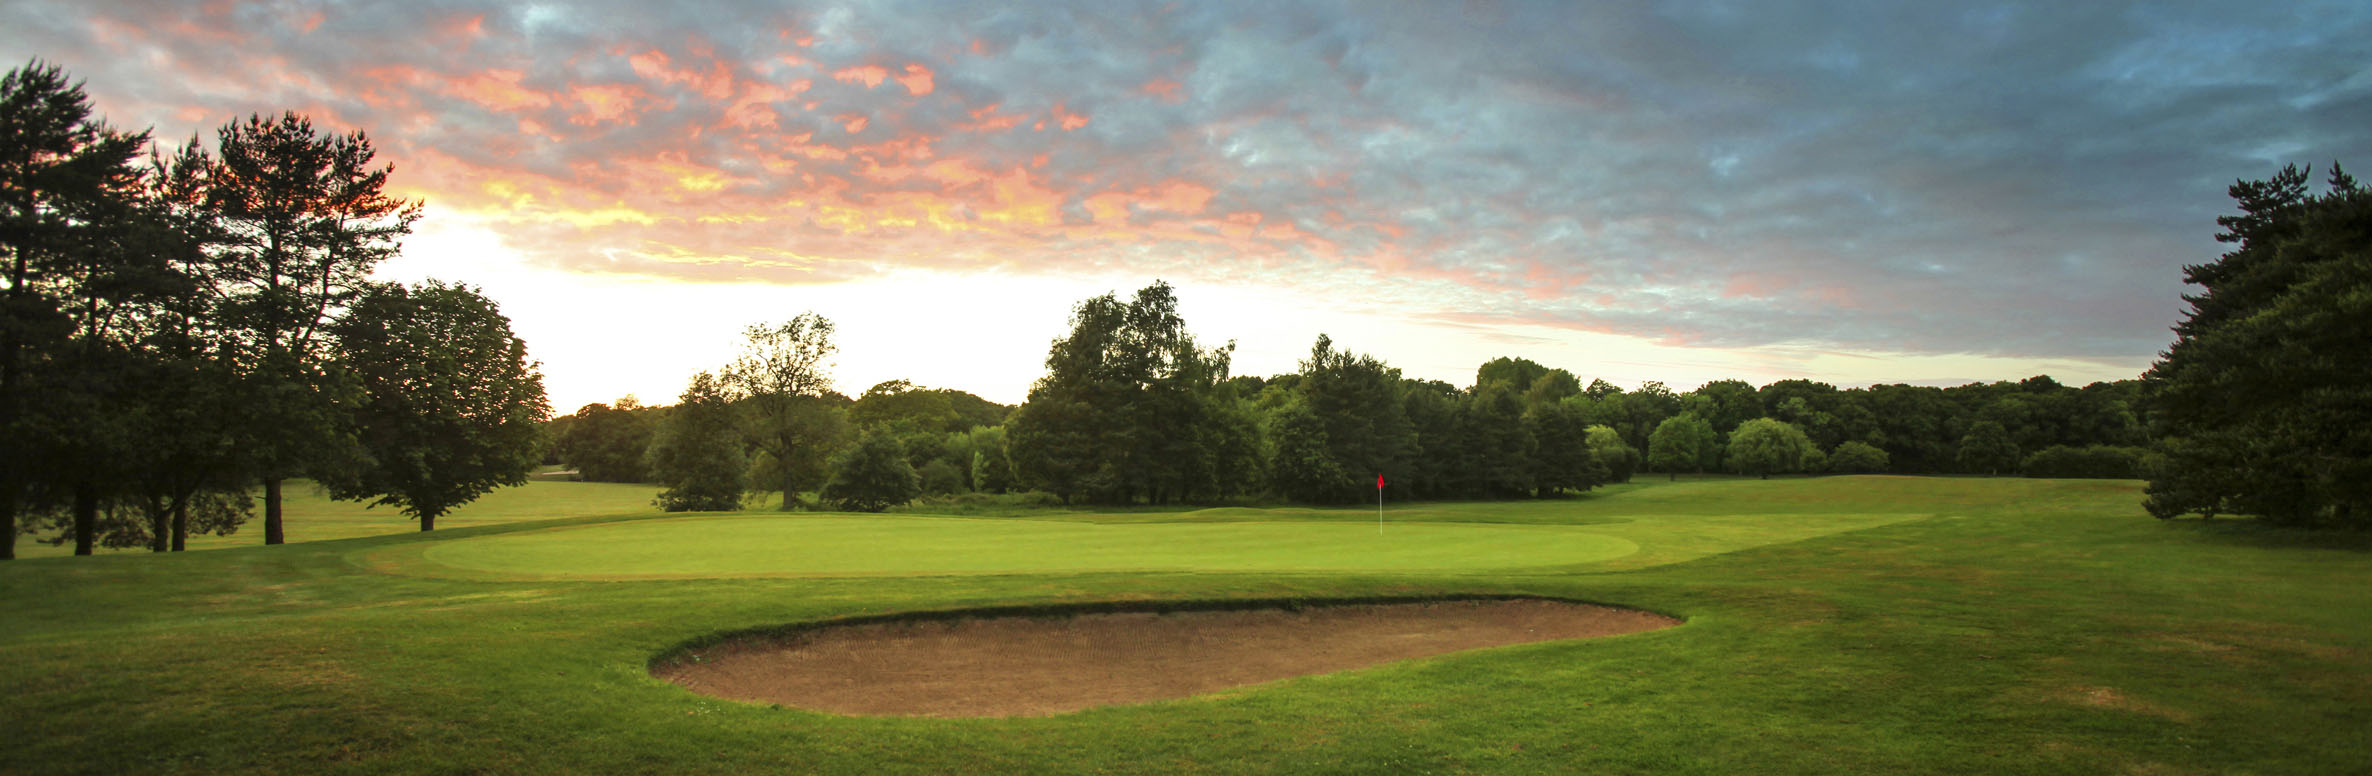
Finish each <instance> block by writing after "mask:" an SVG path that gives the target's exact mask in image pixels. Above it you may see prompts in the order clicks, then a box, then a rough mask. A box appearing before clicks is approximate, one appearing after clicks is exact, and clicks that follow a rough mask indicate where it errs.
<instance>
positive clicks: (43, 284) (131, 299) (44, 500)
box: [0, 61, 194, 559]
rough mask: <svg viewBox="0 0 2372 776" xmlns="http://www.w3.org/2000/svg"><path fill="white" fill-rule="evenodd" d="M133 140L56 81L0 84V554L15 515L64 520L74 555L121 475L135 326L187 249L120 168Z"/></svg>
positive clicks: (150, 372)
mask: <svg viewBox="0 0 2372 776" xmlns="http://www.w3.org/2000/svg"><path fill="white" fill-rule="evenodd" d="M147 142H148V136H147V133H145V132H143V133H138V134H127V133H122V132H117V131H114V130H111V129H108V128H107V127H106V126H105V125H104V124H103V123H102V122H100V121H99V120H97V119H95V118H93V117H92V116H91V108H90V100H89V97H88V96H87V95H85V94H84V92H83V90H82V87H81V85H80V84H78V83H72V82H70V81H69V80H68V79H67V77H66V75H65V73H64V71H62V70H60V69H59V68H57V67H56V66H53V65H47V64H44V63H42V62H39V61H34V62H30V63H27V64H26V65H25V66H24V67H21V68H17V69H14V70H10V71H9V72H8V73H7V74H6V75H5V76H0V250H4V251H5V255H4V256H0V261H4V262H5V265H4V266H0V440H4V441H0V559H5V558H12V557H14V556H15V542H16V536H17V534H18V533H19V532H20V530H21V527H20V523H19V521H20V519H22V518H23V517H26V516H29V515H31V514H32V513H37V512H45V511H53V510H63V512H62V513H59V514H61V519H62V520H63V521H64V522H65V523H66V524H67V525H69V526H70V529H69V530H70V531H71V533H72V534H73V538H74V540H75V544H76V552H77V553H78V554H89V552H90V550H91V548H92V547H93V546H94V544H95V543H96V542H97V540H98V530H99V525H98V523H99V519H100V510H101V507H102V506H103V505H104V503H105V501H106V499H107V498H108V497H109V495H110V494H112V493H114V492H116V491H118V490H120V489H121V488H123V487H124V486H125V485H126V480H127V479H129V478H131V477H132V475H133V474H134V471H133V469H132V466H131V462H130V461H129V460H128V456H129V455H130V454H131V453H133V452H134V451H136V450H138V449H139V448H138V444H139V438H140V437H141V436H142V435H143V433H144V432H145V431H146V429H144V428H143V426H147V425H150V424H153V423H157V422H162V421H164V420H165V416H164V414H163V413H158V412H151V411H149V408H147V407H145V406H144V405H143V404H142V402H141V399H142V398H143V393H144V388H143V385H144V383H146V382H147V381H148V379H149V378H152V377H156V376H158V375H159V374H160V372H159V370H160V369H161V368H162V367H161V366H160V365H159V364H158V363H157V362H155V361H153V360H151V359H149V358H148V357H147V354H146V353H145V352H144V343H143V342H142V340H143V337H144V334H146V333H147V332H145V331H143V329H144V328H145V327H144V324H145V323H146V317H147V316H148V315H150V314H152V313H156V312H159V311H161V309H162V307H163V306H165V305H167V304H169V301H170V298H171V297H173V296H174V295H176V294H186V293H187V292H188V291H189V290H192V289H194V285H193V284H192V283H191V282H190V281H189V279H188V278H187V277H186V275H183V274H182V273H181V272H180V269H181V268H180V267H179V266H177V265H176V263H175V262H173V261H172V260H171V259H172V257H173V255H174V254H176V253H179V252H181V251H180V250H179V249H182V248H184V247H186V246H185V245H182V244H181V241H180V240H178V239H176V238H177V237H179V235H176V234H175V233H174V230H173V229H172V228H171V225H170V224H169V223H168V222H167V220H166V219H164V218H162V217H161V213H160V212H159V211H160V208H158V207H156V206H155V204H154V203H153V201H152V200H151V198H150V195H149V189H148V188H147V186H146V184H147V179H146V177H145V176H144V175H143V174H142V173H141V171H140V170H139V169H137V168H136V167H135V166H134V160H135V159H137V157H138V155H139V152H140V149H141V148H142V147H143V146H145V145H146V144H147Z"/></svg>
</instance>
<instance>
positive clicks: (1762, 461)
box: [1723, 418, 1815, 480]
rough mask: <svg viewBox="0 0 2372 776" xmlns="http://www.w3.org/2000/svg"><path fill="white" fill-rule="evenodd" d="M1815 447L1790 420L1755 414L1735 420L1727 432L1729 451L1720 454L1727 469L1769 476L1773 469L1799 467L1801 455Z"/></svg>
mask: <svg viewBox="0 0 2372 776" xmlns="http://www.w3.org/2000/svg"><path fill="white" fill-rule="evenodd" d="M1814 451H1815V448H1814V447H1812V440H1811V438H1810V437H1806V436H1804V430H1803V429H1800V428H1796V427H1795V426H1794V425H1793V424H1789V423H1786V422H1784V421H1779V420H1774V419H1771V418H1757V419H1754V420H1749V421H1746V422H1744V423H1740V424H1738V430H1736V431H1732V432H1730V446H1729V452H1728V454H1727V455H1725V456H1723V458H1724V459H1725V460H1726V461H1727V462H1728V463H1729V466H1730V469H1731V470H1733V471H1736V472H1738V473H1740V474H1755V475H1760V476H1761V477H1762V478H1763V479H1766V480H1767V479H1770V478H1771V475H1772V474H1773V473H1775V472H1792V471H1800V470H1802V469H1803V465H1804V459H1805V458H1806V457H1807V456H1809V455H1811V454H1812V453H1813V452H1814Z"/></svg>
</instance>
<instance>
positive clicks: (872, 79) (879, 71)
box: [832, 65, 889, 89]
mask: <svg viewBox="0 0 2372 776" xmlns="http://www.w3.org/2000/svg"><path fill="white" fill-rule="evenodd" d="M888 77H889V68H886V67H882V66H880V65H861V66H857V67H844V68H841V69H839V70H834V71H832V80H834V81H839V82H841V83H851V84H864V85H865V88H867V89H871V88H873V87H876V86H880V85H881V82H882V80H883V79H886V78H888Z"/></svg>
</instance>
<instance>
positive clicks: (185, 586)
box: [0, 476, 2372, 774]
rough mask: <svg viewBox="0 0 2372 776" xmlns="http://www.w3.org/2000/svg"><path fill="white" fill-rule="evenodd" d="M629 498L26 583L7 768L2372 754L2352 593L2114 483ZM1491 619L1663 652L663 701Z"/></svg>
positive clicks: (966, 765)
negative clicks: (866, 510) (968, 623)
mask: <svg viewBox="0 0 2372 776" xmlns="http://www.w3.org/2000/svg"><path fill="white" fill-rule="evenodd" d="M653 491H654V489H653V488H648V487H642V486H629V485H600V484H588V483H568V482H533V483H530V484H528V485H527V486H525V487H521V488H514V489H508V490H503V491H497V492H496V493H494V494H490V495H489V496H488V497H486V498H485V499H482V500H480V501H479V502H477V503H474V504H472V505H470V506H468V507H465V508H463V509H460V510H456V511H455V512H454V513H453V514H451V515H449V516H448V517H447V519H445V520H443V521H441V522H440V524H439V525H440V527H439V528H438V530H436V531H434V532H428V533H421V532H417V531H415V530H412V529H413V526H410V525H408V524H407V523H406V522H405V521H404V520H403V519H402V518H401V517H400V516H398V515H396V514H394V513H392V512H388V511H386V510H377V511H363V510H359V509H357V508H355V507H353V506H352V505H347V504H338V503H333V502H329V501H327V500H326V499H323V498H320V497H318V496H307V495H305V494H304V493H303V491H302V490H301V489H299V490H296V491H293V492H294V493H295V494H296V495H293V496H292V497H291V499H290V506H289V510H290V511H289V517H288V526H289V528H288V530H289V535H290V538H291V542H292V543H290V544H286V545H281V546H272V547H267V546H260V545H259V544H258V543H255V542H254V541H253V537H252V536H250V535H248V534H245V533H241V534H236V535H233V536H230V537H203V538H202V539H199V540H193V542H192V547H193V549H197V550H200V551H193V552H187V553H176V554H162V555H157V554H150V553H141V552H125V553H111V554H102V555H100V556H98V557H93V558H69V557H43V556H44V555H46V554H48V553H46V552H43V551H42V550H45V549H48V548H42V547H40V546H38V545H36V546H34V547H32V548H29V549H32V550H34V551H32V552H28V553H27V554H28V555H29V556H31V557H28V558H26V559H23V560H20V561H18V562H15V563H10V564H5V565H0V687H5V688H7V690H6V694H5V695H4V696H0V724H5V725H6V727H7V730H8V735H6V736H4V737H0V771H5V772H11V773H214V772H225V771H242V772H267V773H269V772H280V773H348V772H420V773H454V772H467V773H635V772H665V773H752V772H797V773H808V772H815V773H949V772H975V773H1020V772H1085V773H1246V772H1255V773H1570V772H1593V773H1600V772H1603V773H1708V774H1711V773H1721V774H1730V773H1904V772H1952V773H2004V774H2011V773H2015V774H2035V773H2071V774H2074V773H2085V774H2089V773H2149V774H2157V773H2170V774H2171V773H2340V772H2349V771H2352V770H2357V769H2360V768H2361V767H2362V764H2363V762H2364V760H2363V757H2364V753H2365V752H2366V751H2372V617H2368V616H2367V615H2368V614H2372V554H2367V552H2365V551H2364V549H2363V548H2362V547H2361V546H2360V545H2356V546H2349V545H2347V544H2346V543H2344V542H2341V543H2339V546H2336V547H2335V546H2332V545H2333V542H2331V541H2330V538H2329V537H2328V536H2316V535H2313V534H2305V533H2290V532H2285V531H2281V530H2275V529H2268V528H2262V527H2258V526H2253V525H2250V524H2249V521H2234V520H2228V519H2227V520H2221V521H2203V520H2197V519H2188V520H2176V521H2159V520H2153V519H2150V518H2149V517H2148V516H2147V515H2145V514H2144V513H2143V512H2142V510H2141V508H2140V500H2141V492H2140V491H2141V485H2140V483H2139V482H2135V481H2104V480H2049V479H2018V478H1977V477H1892V476H1866V477H1819V478H1780V479H1773V480H1755V479H1744V478H1740V479H1695V480H1688V479H1684V480H1682V481H1680V482H1675V483H1666V482H1663V481H1660V480H1656V481H1650V480H1648V479H1647V478H1642V479H1641V480H1639V481H1637V482H1634V483H1630V484H1623V485H1615V486H1610V487H1607V488H1602V489H1600V490H1598V491H1596V492H1593V493H1590V494H1588V495H1585V496H1579V497H1572V498H1565V499H1545V500H1535V501H1516V502H1474V503H1464V502H1451V503H1417V504H1390V503H1388V504H1386V506H1385V509H1384V512H1383V515H1382V518H1383V519H1382V521H1381V523H1380V525H1379V521H1378V516H1377V511H1376V509H1375V508H1374V507H1373V506H1372V505H1370V506H1368V507H1364V508H1359V507H1345V508H1341V509H1327V508H1300V507H1295V508H1275V509H1262V508H1251V507H1231V508H1223V509H1179V510H1176V511H1161V510H1148V509H1137V510H1131V511H1124V512H1117V513H1098V512H1094V511H1089V510H1086V509H1079V510H1068V509H1057V508H1046V509H1041V510H1037V511H1035V512H1029V513H1025V514H1019V515H1000V516H977V517H956V516H938V515H929V514H919V513H918V514H887V515H853V514H837V513H806V512H798V513H768V512H756V511H749V512H738V513H692V514H672V515H670V514H663V513H660V512H659V511H657V510H656V509H655V508H653V507H651V506H649V502H650V498H651V495H652V493H653ZM539 505H540V506H539ZM1488 598H1518V599H1552V600H1554V601H1566V602H1575V603H1581V604H1594V605H1598V606H1600V607H1618V608H1620V609H1623V610H1640V611H1643V612H1646V613H1653V615H1654V616H1657V617H1659V618H1669V620H1671V621H1677V622H1678V623H1679V624H1677V625H1674V626H1671V627H1659V628H1656V629H1653V630H1642V631H1640V632H1626V633H1623V634H1622V635H1611V636H1607V637H1603V638H1588V639H1580V640H1551V641H1538V642H1533V643H1523V644H1515V645H1511V646H1502V647H1492V648H1484V649H1466V650H1462V651H1455V652H1449V653H1446V654H1438V655H1432V656H1428V657H1420V658H1413V659H1407V660H1398V661H1393V662H1386V663H1382V664H1378V665H1372V666H1368V667H1363V668H1356V669H1351V670H1344V671H1336V672H1330V673H1322V674H1314V675H1306V676H1298V677H1291V678H1285V679H1280V680H1273V681H1264V682H1260V683H1256V684H1249V685H1243V686H1236V687H1230V688H1227V689H1224V690H1221V691H1217V692H1207V693H1202V694H1196V695H1191V696H1187V697H1179V698H1172V699H1166V700H1157V701H1151V702H1140V703H1127V704H1121V705H1108V706H1096V707H1092V708H1086V709H1083V710H1077V711H1069V712H1064V713H1054V714H1032V715H1020V716H908V715H894V714H861V715H844V714H836V713H828V712H822V711H813V710H808V709H804V708H800V707H796V706H789V705H774V704H769V703H753V702H743V701H733V700H725V699H721V698H716V697H709V696H705V695H702V694H698V693H695V692H693V691H691V690H688V689H686V688H685V687H682V686H679V685H678V684H675V683H671V682H669V681H667V680H666V679H663V678H660V677H657V676H654V670H655V669H656V668H657V667H658V666H659V664H660V662H661V661H663V660H664V659H666V658H669V657H670V656H673V655H678V654H679V653H682V652H683V651H684V650H686V649H687V648H689V647H696V646H699V645H703V644H712V643H716V642H718V641H719V640H720V639H722V638H724V637H726V636H729V635H732V634H746V633H753V632H767V631H769V630H770V629H772V630H782V629H800V628H811V627H815V626H820V625H828V624H831V623H834V622H836V621H844V620H845V621H863V622H897V621H900V620H901V619H904V618H908V617H914V618H923V619H928V620H936V621H960V620H966V619H970V618H971V617H972V615H977V616H978V617H979V618H982V619H988V618H990V616H991V615H993V616H995V617H1002V618H1017V617H1018V618H1035V619H1037V620H1043V621H1046V622H1059V621H1061V620H1063V619H1064V618H1068V617H1079V616H1082V615H1086V614H1089V613H1099V612H1134V613H1138V614H1137V615H1136V616H1140V617H1153V618H1155V619H1156V620H1159V619H1160V618H1163V617H1168V616H1172V615H1168V614H1163V613H1165V612H1177V613H1180V614H1178V615H1176V616H1183V613H1184V612H1188V611H1199V610H1210V609H1214V608H1221V609H1227V608H1232V609H1276V608H1280V607H1281V608H1288V609H1307V610H1312V611H1316V610H1319V609H1322V608H1323V607H1326V606H1329V605H1330V604H1343V603H1356V602H1377V601H1391V602H1424V601H1428V600H1446V599H1459V600H1473V599H1488ZM967 613H971V614H969V615H968V614H967ZM1643 616H1645V615H1643ZM1099 678H1100V677H1099V676H1098V675H1095V674H1094V673H1093V672H1082V674H1081V675H1079V676H1076V677H1073V678H1072V681H1074V682H1076V683H1079V684H1092V683H1094V682H1097V681H1098V680H1099Z"/></svg>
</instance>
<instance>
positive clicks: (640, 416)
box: [557, 395, 656, 482]
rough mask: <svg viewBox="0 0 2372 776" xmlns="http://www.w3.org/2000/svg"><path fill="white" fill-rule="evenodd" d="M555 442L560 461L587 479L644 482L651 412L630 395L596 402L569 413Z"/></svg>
mask: <svg viewBox="0 0 2372 776" xmlns="http://www.w3.org/2000/svg"><path fill="white" fill-rule="evenodd" d="M568 420H570V421H571V422H570V423H569V424H568V427H567V430H566V431H563V432H561V433H560V435H559V437H560V438H559V441H558V444H557V447H558V452H559V454H560V460H561V462H563V463H565V464H567V465H569V466H571V467H575V469H576V471H577V479H580V480H584V481H586V482H644V481H647V479H648V475H647V473H646V472H645V471H644V469H643V456H644V454H645V453H646V452H648V451H649V450H650V447H651V433H652V431H653V430H654V426H655V425H656V424H655V418H654V416H653V413H652V412H651V411H650V410H648V409H645V408H644V407H643V406H642V403H641V402H639V401H636V400H635V398H634V397H633V396H631V395H629V396H625V397H621V398H619V399H618V401H617V404H616V405H614V406H613V405H609V404H602V403H599V402H595V403H592V404H587V405H585V406H583V407H579V408H577V411H576V414H574V415H571V416H569V418H568Z"/></svg>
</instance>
